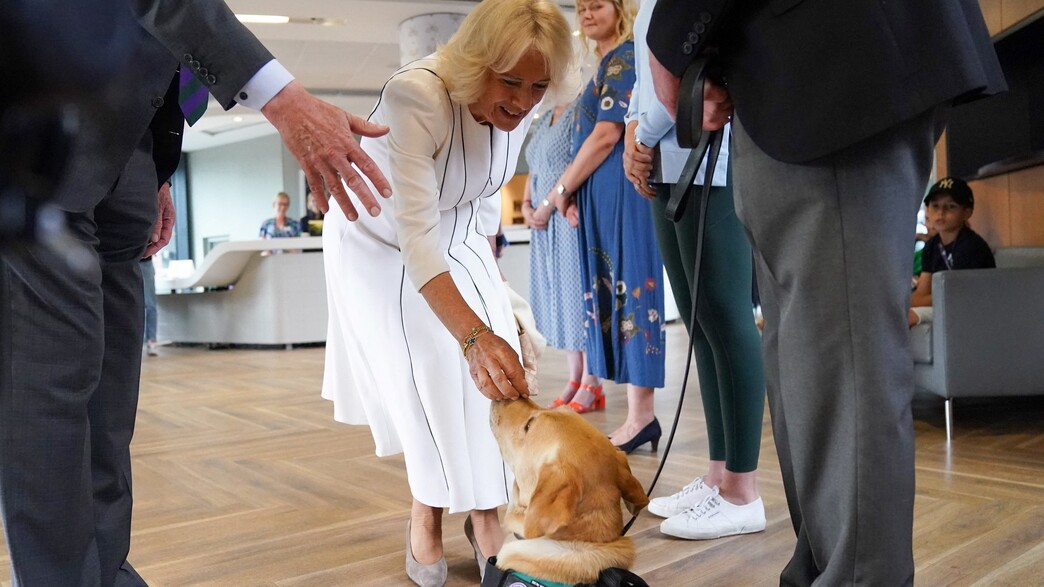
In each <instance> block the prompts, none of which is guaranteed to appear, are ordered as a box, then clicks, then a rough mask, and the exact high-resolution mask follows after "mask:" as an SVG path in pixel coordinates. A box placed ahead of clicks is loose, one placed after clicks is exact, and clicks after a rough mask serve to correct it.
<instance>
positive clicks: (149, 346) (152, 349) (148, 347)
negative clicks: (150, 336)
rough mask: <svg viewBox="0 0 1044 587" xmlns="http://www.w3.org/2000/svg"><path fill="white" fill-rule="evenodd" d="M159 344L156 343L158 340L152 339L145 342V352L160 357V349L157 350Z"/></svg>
mask: <svg viewBox="0 0 1044 587" xmlns="http://www.w3.org/2000/svg"><path fill="white" fill-rule="evenodd" d="M158 346H159V345H157V344H156V341H154V340H150V341H148V342H147V343H145V352H146V353H147V354H148V355H149V356H150V357H158V356H159V351H158V350H156V349H157V348H158Z"/></svg>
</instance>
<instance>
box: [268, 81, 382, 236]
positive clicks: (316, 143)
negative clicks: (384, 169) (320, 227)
mask: <svg viewBox="0 0 1044 587" xmlns="http://www.w3.org/2000/svg"><path fill="white" fill-rule="evenodd" d="M261 113H262V114H264V115H265V117H266V118H267V119H268V121H269V122H271V123H272V125H273V126H275V127H276V129H277V130H279V136H280V137H281V138H282V139H283V143H284V144H285V145H286V148H287V149H289V150H290V153H291V154H293V156H294V158H295V159H297V162H298V163H299V164H300V165H301V168H302V169H303V170H304V173H305V178H306V179H307V181H308V186H309V188H311V190H312V195H314V196H315V201H316V204H318V205H319V209H320V210H322V211H323V212H327V211H329V209H330V204H329V202H328V201H327V199H326V193H327V192H329V193H330V194H332V195H333V197H334V200H337V203H338V204H339V205H340V206H341V210H343V211H344V215H345V216H346V217H347V218H348V219H349V220H356V219H358V217H359V214H358V212H356V210H355V205H354V204H353V203H352V200H351V198H350V197H349V196H348V193H347V192H346V191H345V189H344V184H347V185H348V189H350V190H351V191H353V192H355V195H356V196H357V197H358V198H359V203H360V204H361V205H362V206H363V207H364V208H366V210H367V212H369V214H370V215H371V216H376V215H378V214H380V213H381V205H380V204H379V203H378V201H377V198H376V197H375V196H374V194H373V193H372V192H371V191H370V189H369V188H368V187H367V185H366V182H365V181H364V180H363V178H362V177H361V176H360V175H359V173H360V172H362V174H364V175H366V177H368V178H370V181H371V182H373V185H374V187H375V188H377V191H378V192H379V193H380V194H381V195H382V196H384V197H385V198H387V197H390V196H391V184H389V183H388V180H387V179H385V177H384V174H383V173H381V170H380V169H378V167H377V164H376V163H374V162H373V159H370V156H369V155H367V154H366V152H365V151H363V150H362V147H360V146H359V143H358V142H356V140H355V137H354V136H353V133H355V134H360V135H362V136H365V137H379V136H381V135H383V134H385V133H387V132H388V127H386V126H382V125H379V124H374V123H372V122H369V121H366V120H363V119H362V118H359V117H358V116H355V115H354V114H350V113H348V112H345V111H344V110H341V109H340V108H338V107H336V106H334V105H332V104H329V103H327V102H324V101H322V100H320V99H319V98H316V97H315V96H313V95H311V94H309V93H308V91H307V90H305V89H304V88H303V87H302V86H301V84H299V83H298V82H296V81H293V82H290V84H288V85H287V86H286V87H285V88H283V89H282V90H281V91H280V92H279V93H278V94H276V95H275V97H274V98H272V99H271V100H270V101H269V102H268V104H265V106H264V107H263V108H261ZM353 164H354V165H355V167H354V168H353V166H352V165H353ZM356 168H357V169H356ZM342 179H343V180H344V183H342V182H341V180H342ZM324 187H325V189H324Z"/></svg>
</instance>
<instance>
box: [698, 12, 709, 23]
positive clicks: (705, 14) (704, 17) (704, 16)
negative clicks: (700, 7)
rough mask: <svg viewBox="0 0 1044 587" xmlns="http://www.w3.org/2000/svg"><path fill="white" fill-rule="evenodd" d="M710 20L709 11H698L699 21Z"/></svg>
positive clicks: (706, 21)
mask: <svg viewBox="0 0 1044 587" xmlns="http://www.w3.org/2000/svg"><path fill="white" fill-rule="evenodd" d="M710 21H711V13H709V12H707V11H706V10H705V11H703V12H701V13H700V22H702V23H703V24H707V23H709V22H710Z"/></svg>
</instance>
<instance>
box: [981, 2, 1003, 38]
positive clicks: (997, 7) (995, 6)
mask: <svg viewBox="0 0 1044 587" xmlns="http://www.w3.org/2000/svg"><path fill="white" fill-rule="evenodd" d="M979 8H981V9H982V16H983V18H984V19H985V20H986V28H987V29H989V31H990V36H991V37H992V36H993V35H996V34H997V33H999V32H1000V31H1001V29H1002V28H1004V24H1003V19H1002V17H1001V0H979Z"/></svg>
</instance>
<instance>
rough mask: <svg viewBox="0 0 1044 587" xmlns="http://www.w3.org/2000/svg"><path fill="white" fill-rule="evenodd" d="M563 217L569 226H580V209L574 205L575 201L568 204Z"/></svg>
mask: <svg viewBox="0 0 1044 587" xmlns="http://www.w3.org/2000/svg"><path fill="white" fill-rule="evenodd" d="M565 219H566V221H567V222H569V226H572V227H573V228H578V227H579V226H580V209H579V208H577V207H576V202H575V201H574V202H572V203H571V204H569V207H568V208H566V212H565Z"/></svg>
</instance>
